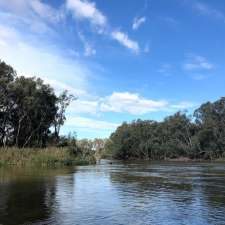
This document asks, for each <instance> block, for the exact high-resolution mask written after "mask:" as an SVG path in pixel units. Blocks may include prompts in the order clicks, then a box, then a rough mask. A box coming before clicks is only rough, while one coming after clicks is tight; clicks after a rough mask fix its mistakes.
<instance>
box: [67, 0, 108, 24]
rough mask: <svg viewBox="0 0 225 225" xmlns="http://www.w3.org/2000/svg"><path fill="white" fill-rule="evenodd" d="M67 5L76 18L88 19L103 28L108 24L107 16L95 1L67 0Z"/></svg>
mask: <svg viewBox="0 0 225 225" xmlns="http://www.w3.org/2000/svg"><path fill="white" fill-rule="evenodd" d="M66 7H67V9H69V10H71V11H72V13H73V15H74V17H75V18H78V19H87V20H89V22H90V23H91V24H93V25H96V26H99V27H101V28H105V27H106V25H107V18H106V17H105V16H104V15H103V13H102V12H101V11H100V10H98V9H97V8H96V5H95V3H94V2H89V1H85V0H83V1H82V0H67V1H66Z"/></svg>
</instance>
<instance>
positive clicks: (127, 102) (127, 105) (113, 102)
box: [100, 92, 168, 115]
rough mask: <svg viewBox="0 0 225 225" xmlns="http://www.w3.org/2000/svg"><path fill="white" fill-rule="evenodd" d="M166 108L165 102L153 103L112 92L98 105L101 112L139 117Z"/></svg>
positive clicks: (137, 95) (128, 93) (133, 94)
mask: <svg viewBox="0 0 225 225" xmlns="http://www.w3.org/2000/svg"><path fill="white" fill-rule="evenodd" d="M167 106H168V102H166V101H154V100H150V99H146V98H143V97H140V96H139V94H136V93H130V92H114V93H113V94H112V95H110V96H108V97H106V98H105V99H103V101H102V102H101V105H100V110H101V111H102V112H120V113H129V114H132V115H141V114H145V113H149V112H152V111H160V110H163V109H164V108H165V107H167Z"/></svg>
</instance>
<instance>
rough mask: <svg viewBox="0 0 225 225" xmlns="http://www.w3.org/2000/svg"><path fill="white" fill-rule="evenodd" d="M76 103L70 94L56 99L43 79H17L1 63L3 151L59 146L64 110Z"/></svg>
mask: <svg viewBox="0 0 225 225" xmlns="http://www.w3.org/2000/svg"><path fill="white" fill-rule="evenodd" d="M73 99H74V97H73V96H72V95H69V94H68V93H67V91H64V92H63V93H62V94H61V95H59V96H57V95H56V94H55V92H54V90H53V89H52V88H51V87H50V86H49V85H47V84H44V83H43V81H42V80H41V79H40V78H35V77H33V78H27V77H24V76H19V77H18V76H17V74H16V72H15V71H14V69H13V68H12V67H11V66H9V65H7V64H5V63H4V62H2V61H0V147H6V146H16V147H19V148H22V147H45V146H46V145H47V144H48V143H54V144H57V142H59V141H60V140H59V139H60V137H59V132H60V128H61V126H62V125H63V123H64V121H65V119H66V118H65V110H66V108H67V106H68V105H69V103H70V102H71V101H72V100H73ZM50 128H52V130H53V132H51V129H50Z"/></svg>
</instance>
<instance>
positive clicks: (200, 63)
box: [183, 55, 214, 71]
mask: <svg viewBox="0 0 225 225" xmlns="http://www.w3.org/2000/svg"><path fill="white" fill-rule="evenodd" d="M183 68H184V69H185V70H188V71H191V70H211V69H213V68H214V65H213V64H212V63H210V62H208V60H207V59H206V58H205V57H203V56H199V55H189V57H188V60H187V62H185V63H184V65H183Z"/></svg>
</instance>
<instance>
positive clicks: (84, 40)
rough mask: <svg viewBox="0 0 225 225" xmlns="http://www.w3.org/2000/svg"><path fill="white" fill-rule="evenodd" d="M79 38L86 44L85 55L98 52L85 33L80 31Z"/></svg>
mask: <svg viewBox="0 0 225 225" xmlns="http://www.w3.org/2000/svg"><path fill="white" fill-rule="evenodd" d="M78 35H79V38H80V40H81V42H82V43H83V45H84V56H93V55H95V54H96V50H95V49H94V48H93V47H92V45H91V44H90V43H89V42H88V41H87V40H86V38H85V37H84V35H83V34H82V33H81V32H78Z"/></svg>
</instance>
